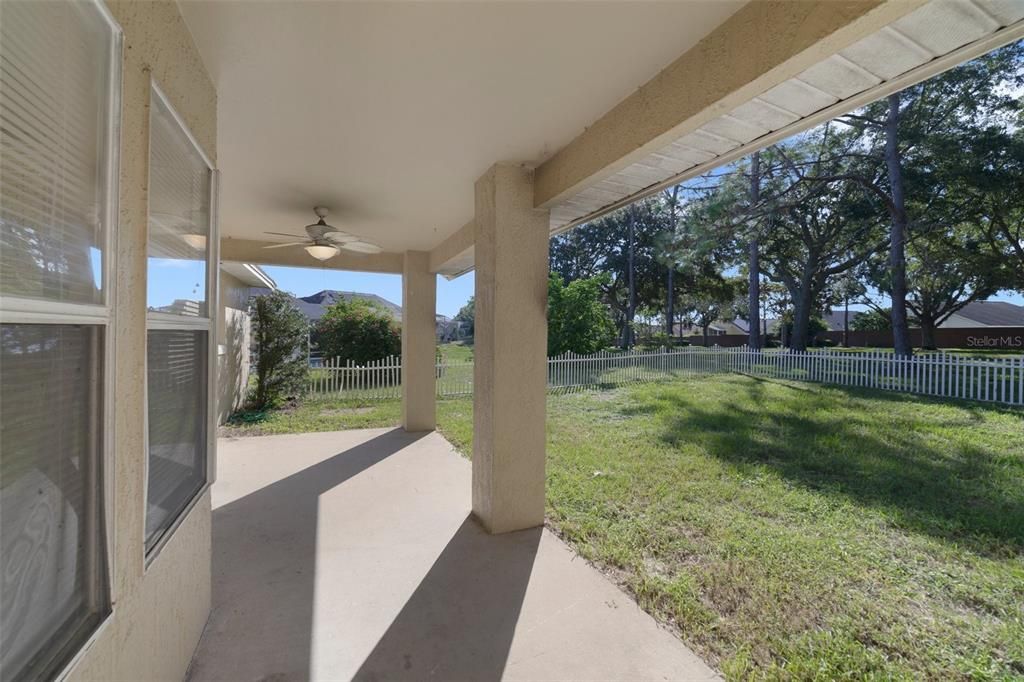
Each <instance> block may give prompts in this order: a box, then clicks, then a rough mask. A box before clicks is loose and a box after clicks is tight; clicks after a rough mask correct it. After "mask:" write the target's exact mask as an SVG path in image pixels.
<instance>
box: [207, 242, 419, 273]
mask: <svg viewBox="0 0 1024 682" xmlns="http://www.w3.org/2000/svg"><path fill="white" fill-rule="evenodd" d="M275 245H279V243H278V242H266V241H258V240H254V239H233V238H231V237H225V238H224V239H221V240H220V259H221V260H222V261H233V262H238V263H255V264H257V265H280V266H284V267H291V268H316V269H321V270H351V271H355V272H383V273H394V274H401V272H402V254H400V253H377V254H362V253H352V252H350V251H345V250H344V249H342V250H341V251H340V252H339V253H338V255H337V256H334V257H333V258H330V259H328V260H325V261H318V260H316V259H315V258H313V257H312V256H310V255H309V254H308V253H306V252H305V250H304V249H303V248H302V247H301V246H295V247H291V248H283V249H267V248H264V247H267V246H275Z"/></svg>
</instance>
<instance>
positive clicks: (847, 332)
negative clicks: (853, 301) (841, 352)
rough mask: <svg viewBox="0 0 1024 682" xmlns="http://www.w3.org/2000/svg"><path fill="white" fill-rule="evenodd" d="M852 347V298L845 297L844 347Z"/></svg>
mask: <svg viewBox="0 0 1024 682" xmlns="http://www.w3.org/2000/svg"><path fill="white" fill-rule="evenodd" d="M849 347H850V299H849V298H845V299H843V348H849Z"/></svg>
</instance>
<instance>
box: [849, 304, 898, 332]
mask: <svg viewBox="0 0 1024 682" xmlns="http://www.w3.org/2000/svg"><path fill="white" fill-rule="evenodd" d="M850 325H851V326H852V327H853V328H854V329H856V330H857V331H864V332H887V331H891V330H892V311H891V310H889V309H888V308H872V309H871V310H866V311H864V312H862V313H857V314H856V315H854V317H853V322H851V323H850Z"/></svg>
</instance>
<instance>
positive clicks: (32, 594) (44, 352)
mask: <svg viewBox="0 0 1024 682" xmlns="http://www.w3.org/2000/svg"><path fill="white" fill-rule="evenodd" d="M102 347H103V329H102V328H101V327H96V326H89V325H53V324H4V325H0V368H2V375H3V381H2V382H0V409H2V420H3V441H2V443H0V445H2V448H3V449H2V456H0V556H2V557H3V560H2V561H3V572H2V581H3V582H2V592H0V605H2V606H0V632H2V633H3V634H2V639H0V669H2V670H3V671H4V679H14V678H16V677H21V676H22V675H19V674H17V673H18V671H24V672H25V673H26V675H24V676H25V677H36V676H37V675H38V676H39V677H46V676H47V675H46V672H47V671H52V669H53V664H54V663H55V662H58V661H60V660H62V659H63V658H65V657H66V656H65V655H61V653H62V652H69V650H70V649H71V648H72V647H73V646H74V645H75V644H78V643H80V642H81V641H82V639H83V638H84V637H85V636H86V635H87V634H88V633H89V632H90V631H91V630H92V629H94V628H95V627H96V625H97V624H98V623H99V620H100V617H101V615H103V614H104V613H105V608H106V593H105V582H104V580H103V576H104V575H105V565H104V561H105V555H104V551H103V548H104V542H103V525H102V522H101V517H100V516H99V515H98V514H97V507H98V503H99V500H98V499H97V491H99V490H100V489H101V487H102V477H101V462H102V457H100V448H101V442H102V441H101V433H102V427H101V423H102V405H101V391H100V387H101V385H102V382H101V381H100V377H101V376H102V374H103V372H102V366H103V354H102V350H101V349H102ZM29 671H32V672H31V673H29ZM10 673H14V674H10ZM8 674H10V677H8Z"/></svg>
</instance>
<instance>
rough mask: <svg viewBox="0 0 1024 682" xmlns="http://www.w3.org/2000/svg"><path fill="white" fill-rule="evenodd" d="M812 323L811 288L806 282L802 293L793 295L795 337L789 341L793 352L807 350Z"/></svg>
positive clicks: (801, 289) (801, 290)
mask: <svg viewBox="0 0 1024 682" xmlns="http://www.w3.org/2000/svg"><path fill="white" fill-rule="evenodd" d="M810 321H811V286H810V283H809V282H804V283H803V286H802V287H801V288H800V291H798V292H794V293H793V336H792V338H791V339H790V341H789V347H790V348H791V349H792V350H799V351H804V350H807V342H808V338H807V327H808V326H809V324H810Z"/></svg>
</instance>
